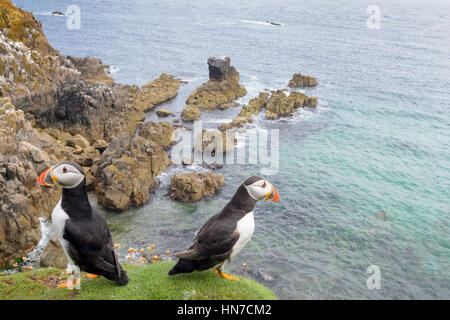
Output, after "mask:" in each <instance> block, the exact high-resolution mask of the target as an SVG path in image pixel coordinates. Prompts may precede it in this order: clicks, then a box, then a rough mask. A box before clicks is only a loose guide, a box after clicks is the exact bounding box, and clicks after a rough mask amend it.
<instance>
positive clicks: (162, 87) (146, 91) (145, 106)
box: [135, 73, 181, 112]
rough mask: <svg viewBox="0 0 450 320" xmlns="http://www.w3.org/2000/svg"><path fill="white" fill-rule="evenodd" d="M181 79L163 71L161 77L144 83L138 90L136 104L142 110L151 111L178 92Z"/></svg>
mask: <svg viewBox="0 0 450 320" xmlns="http://www.w3.org/2000/svg"><path fill="white" fill-rule="evenodd" d="M180 85H181V80H180V79H176V78H174V77H173V76H171V75H169V74H167V73H162V74H161V75H160V76H159V78H157V79H155V80H153V81H150V82H149V83H147V84H144V85H143V86H142V87H141V88H140V89H139V90H137V95H136V100H135V105H136V106H137V107H138V108H140V109H141V110H142V111H144V112H145V111H149V110H151V109H153V108H155V107H156V106H158V105H160V104H161V103H163V102H166V101H168V100H170V99H173V98H174V97H175V96H176V95H177V94H178V88H179V87H180Z"/></svg>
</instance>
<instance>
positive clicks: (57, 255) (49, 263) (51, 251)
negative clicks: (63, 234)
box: [40, 238, 69, 269]
mask: <svg viewBox="0 0 450 320" xmlns="http://www.w3.org/2000/svg"><path fill="white" fill-rule="evenodd" d="M68 263H69V261H68V260H67V257H66V255H65V253H64V250H63V248H62V246H61V243H60V242H59V240H58V239H57V238H51V239H50V241H49V242H48V244H47V246H46V247H45V249H44V252H43V253H42V255H41V259H40V266H41V267H42V268H58V269H64V268H66V267H67V264H68Z"/></svg>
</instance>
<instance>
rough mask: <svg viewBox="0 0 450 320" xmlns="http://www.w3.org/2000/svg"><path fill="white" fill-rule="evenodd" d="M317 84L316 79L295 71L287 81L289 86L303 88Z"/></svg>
mask: <svg viewBox="0 0 450 320" xmlns="http://www.w3.org/2000/svg"><path fill="white" fill-rule="evenodd" d="M315 86H317V79H316V78H314V77H311V76H308V75H302V74H300V73H295V74H294V75H293V76H292V79H291V80H290V81H289V87H290V88H305V87H315Z"/></svg>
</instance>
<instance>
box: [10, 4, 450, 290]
mask: <svg viewBox="0 0 450 320" xmlns="http://www.w3.org/2000/svg"><path fill="white" fill-rule="evenodd" d="M13 2H14V3H15V4H16V5H18V6H19V7H21V8H23V9H25V10H28V11H31V12H33V13H34V14H35V16H36V18H37V19H38V20H40V21H41V22H42V24H43V29H44V32H45V34H46V36H47V39H48V41H49V43H50V44H51V45H52V46H53V47H54V48H56V49H57V50H60V51H61V53H62V54H64V55H72V56H80V57H84V56H95V57H97V58H100V59H101V60H102V61H103V62H104V63H105V64H108V65H110V66H111V71H112V75H113V77H114V79H115V80H116V82H119V83H126V84H137V85H142V84H144V83H146V82H148V81H150V80H152V79H154V78H156V77H158V76H159V75H160V74H161V73H162V72H167V73H169V74H172V75H174V76H176V77H180V78H182V79H183V80H186V81H188V84H186V85H184V86H182V87H181V88H180V91H179V94H178V96H177V97H176V98H175V99H173V100H172V101H169V102H167V103H165V104H164V105H163V106H162V107H164V108H165V109H169V110H171V111H173V112H175V113H176V114H178V115H179V114H180V112H181V110H182V109H183V108H184V106H185V100H186V98H187V96H188V95H189V93H190V92H192V91H193V90H194V89H195V88H196V87H197V86H198V85H199V84H201V83H203V82H205V81H207V80H208V68H207V64H206V61H207V59H208V58H209V57H211V56H223V55H226V56H229V57H231V62H232V65H233V66H234V67H235V68H236V69H237V70H238V71H239V72H240V75H241V83H242V84H243V85H244V86H245V87H246V88H247V91H248V94H247V95H246V96H245V97H243V98H242V99H240V100H239V102H240V103H246V102H248V100H249V99H250V98H252V97H256V96H257V95H258V93H259V92H261V91H263V90H265V89H271V90H272V89H273V90H276V89H282V88H285V87H287V84H288V81H289V79H290V78H291V77H292V75H293V74H294V73H295V72H301V73H305V74H310V75H312V76H314V77H317V79H318V81H319V85H318V86H317V87H315V88H310V89H304V90H300V91H302V92H304V93H306V94H308V95H313V96H317V97H318V101H319V105H318V107H317V108H316V109H307V110H306V109H301V110H299V111H297V112H296V113H295V115H294V116H293V117H291V118H286V119H281V120H277V121H270V120H265V119H264V115H263V113H261V114H260V115H259V116H258V117H257V118H256V121H255V122H254V124H252V126H253V127H254V128H265V129H277V130H279V137H280V146H279V156H280V158H279V170H278V172H277V173H276V174H275V175H269V176H265V178H267V180H269V181H270V182H271V183H273V185H274V186H275V187H276V188H277V190H278V192H279V195H280V198H281V202H279V203H276V204H275V203H258V204H257V206H256V208H255V223H256V229H255V234H254V236H253V238H252V240H251V241H250V242H249V244H248V245H247V247H246V248H245V249H244V250H243V251H242V252H241V253H240V254H239V256H237V257H236V259H235V260H234V261H233V262H232V263H231V264H230V265H229V266H228V270H229V271H231V272H232V273H237V274H244V268H243V263H248V268H247V269H248V270H247V273H246V274H247V276H249V277H252V278H254V279H256V280H257V281H259V282H261V283H262V284H264V285H266V286H268V287H270V288H271V289H272V290H273V291H274V292H275V293H276V295H277V296H278V297H279V298H281V299H449V298H450V237H449V234H450V58H449V57H450V33H449V32H448V31H449V30H450V3H449V2H445V1H434V0H427V1H425V0H420V1H418V0H413V1H398V2H395V3H394V2H393V1H387V0H379V1H376V3H373V1H354V0H353V1H331V0H326V1H320V2H319V1H294V0H287V1H269V0H260V1H236V0H229V1H216V0H196V1H164V0H159V1H153V0H151V1H150V0H149V1H144V0H134V1H133V0H127V1H124V0H119V1H87V0H78V1H75V2H74V1H72V0H69V1H66V0H58V1H56V0H54V1H31V0H13ZM374 4H375V5H376V6H377V8H378V9H379V13H380V20H379V24H378V25H376V27H375V28H374V27H373V26H374V25H373V20H371V19H370V18H369V17H370V16H371V15H372V14H373V12H372V11H370V10H369V12H368V7H369V6H371V5H374ZM71 5H76V6H78V8H79V9H80V18H81V19H80V28H79V29H73V28H72V29H70V28H68V27H67V19H68V18H67V17H65V16H54V15H51V12H52V11H54V10H58V11H61V12H65V11H66V10H67V8H68V7H69V6H71ZM368 19H369V21H368ZM268 22H275V23H277V24H280V25H273V24H271V23H268ZM239 109H240V108H234V109H229V110H227V111H220V110H217V111H213V112H203V113H202V119H203V120H209V121H216V120H220V119H232V118H234V116H235V115H236V114H237V113H238V112H239ZM147 118H148V119H152V120H155V119H157V118H156V117H155V115H154V111H151V112H149V113H148V114H147ZM261 166H262V165H261V164H256V165H255V164H240V165H237V164H234V165H225V166H224V167H223V168H222V169H220V170H217V171H215V172H217V173H221V174H223V175H224V176H225V181H226V186H225V187H224V188H222V189H221V190H220V192H219V193H218V194H217V195H216V196H214V197H212V198H209V199H205V200H202V201H200V202H198V203H194V204H188V203H181V202H176V201H172V200H170V199H169V197H168V194H167V193H168V192H167V190H168V185H169V180H170V177H171V175H172V174H174V173H179V172H186V171H195V170H198V171H206V169H204V168H202V167H200V166H198V165H194V166H189V167H171V168H170V169H169V170H167V171H166V172H165V173H163V174H162V175H161V176H160V177H159V178H160V181H161V183H160V186H159V187H158V189H157V190H155V191H154V193H153V194H152V195H151V201H150V203H149V204H147V205H145V206H143V207H141V208H136V209H131V210H128V211H127V212H124V213H114V212H106V216H107V220H108V222H109V223H110V226H111V229H112V233H113V238H114V240H115V242H116V243H120V244H121V248H120V254H121V258H122V259H124V257H125V256H126V251H127V248H129V247H135V248H141V247H147V246H149V245H151V244H156V246H157V247H156V252H159V253H160V254H163V253H164V252H165V251H166V250H171V251H172V252H176V251H179V250H184V249H186V248H187V247H188V246H189V245H190V243H191V241H192V239H193V237H194V235H195V232H196V231H197V230H198V229H199V228H200V227H201V225H202V223H203V222H204V221H206V220H207V219H208V218H209V217H210V216H212V215H213V214H216V213H217V212H219V211H220V210H221V208H222V207H223V206H224V205H225V204H226V202H227V201H228V200H229V199H230V198H231V197H232V195H233V194H234V192H235V190H236V189H237V187H238V186H239V184H241V183H242V182H243V181H244V180H245V179H246V178H248V177H249V176H252V175H260V172H261ZM92 200H93V201H94V200H95V196H94V195H92ZM380 212H381V213H382V214H381V215H383V213H384V215H385V216H387V219H380ZM369 266H376V267H378V268H379V280H380V281H379V283H380V288H379V289H377V288H371V286H370V285H369V286H368V283H367V282H368V278H369V277H371V273H368V268H369ZM369 271H370V268H369Z"/></svg>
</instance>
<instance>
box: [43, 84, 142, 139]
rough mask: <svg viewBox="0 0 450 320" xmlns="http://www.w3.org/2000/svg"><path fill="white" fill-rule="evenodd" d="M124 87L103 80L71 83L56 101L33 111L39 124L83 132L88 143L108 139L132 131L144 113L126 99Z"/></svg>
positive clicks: (127, 92)
mask: <svg viewBox="0 0 450 320" xmlns="http://www.w3.org/2000/svg"><path fill="white" fill-rule="evenodd" d="M129 99H130V94H129V91H128V90H127V88H126V87H125V86H121V85H115V86H113V87H110V86H107V85H105V84H104V83H102V82H95V83H93V84H89V83H88V82H85V81H83V80H80V81H77V82H72V83H71V84H69V85H67V86H65V87H64V88H63V89H61V90H60V92H59V97H58V99H57V103H56V104H55V105H53V106H50V107H48V108H45V109H39V110H35V111H34V116H35V118H36V121H37V123H38V125H39V126H40V127H44V128H47V127H51V128H56V129H59V130H61V131H65V132H68V133H71V134H77V133H79V134H82V135H83V136H84V137H86V138H87V139H89V140H90V141H91V142H93V141H95V140H98V139H102V140H106V141H109V140H110V139H111V137H112V136H114V135H117V134H119V133H120V132H124V131H125V132H128V133H130V134H132V133H133V132H134V131H135V129H136V126H137V125H138V123H139V122H140V121H142V120H143V119H144V118H145V115H144V112H143V111H141V110H140V109H138V108H137V107H135V106H134V105H133V104H131V103H130V102H129Z"/></svg>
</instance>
